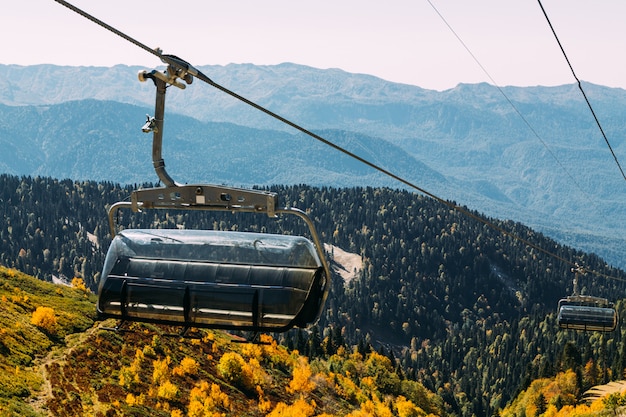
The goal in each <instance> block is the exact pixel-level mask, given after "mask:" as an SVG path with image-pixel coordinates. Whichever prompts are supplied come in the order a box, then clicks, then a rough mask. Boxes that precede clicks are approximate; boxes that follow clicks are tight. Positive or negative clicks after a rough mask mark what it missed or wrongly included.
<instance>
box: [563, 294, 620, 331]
mask: <svg viewBox="0 0 626 417" xmlns="http://www.w3.org/2000/svg"><path fill="white" fill-rule="evenodd" d="M557 321H558V323H559V327H560V328H562V329H574V330H589V331H596V332H612V331H613V330H615V328H616V327H617V322H618V317H617V311H616V310H615V308H614V306H613V303H609V301H608V300H607V299H606V298H599V297H592V296H584V295H577V296H569V297H567V298H564V299H561V300H559V305H558V317H557Z"/></svg>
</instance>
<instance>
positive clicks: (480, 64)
mask: <svg viewBox="0 0 626 417" xmlns="http://www.w3.org/2000/svg"><path fill="white" fill-rule="evenodd" d="M427 1H428V4H430V6H431V7H432V8H433V10H434V11H435V13H437V15H438V16H439V18H440V19H441V20H442V21H443V23H444V24H445V25H446V26H447V27H448V29H450V32H452V34H453V35H454V37H456V39H457V40H458V41H459V42H460V43H461V45H462V46H463V48H465V50H466V51H467V53H468V54H469V55H470V56H471V57H472V59H473V60H474V62H475V63H476V65H478V66H479V67H480V69H481V70H482V71H483V73H484V74H485V75H486V76H487V78H489V80H490V81H491V83H492V84H493V86H494V87H495V88H496V89H497V90H498V91H499V92H500V94H501V95H502V97H504V99H505V100H506V101H507V102H508V103H509V105H510V106H511V108H513V110H514V111H515V113H517V115H518V116H519V117H520V119H522V121H523V122H524V124H525V125H526V126H527V127H528V129H529V130H530V131H531V132H532V134H533V135H534V136H535V137H536V138H537V139H538V140H539V142H541V144H542V145H543V147H544V148H546V150H547V151H548V153H549V154H550V156H552V159H554V160H555V161H556V163H557V164H558V165H559V166H560V167H561V169H562V170H563V172H564V173H565V174H566V175H567V176H568V177H569V179H570V181H571V182H572V184H574V186H575V187H576V188H578V190H579V191H580V193H581V194H582V195H584V196H585V197H586V198H587V200H588V201H589V203H591V204H592V205H594V206H595V204H596V202H595V201H594V200H593V199H592V198H591V196H589V194H588V193H586V192H585V190H583V189H582V187H581V186H580V185H579V184H578V182H577V181H576V179H575V178H574V176H573V175H572V174H571V173H570V172H569V171H568V170H567V168H566V167H565V165H563V163H562V162H561V161H560V160H559V158H557V156H556V154H555V153H554V152H552V149H551V148H550V147H549V146H548V144H547V143H546V142H545V141H544V140H543V139H542V138H541V136H540V135H539V133H538V132H537V131H536V130H535V128H534V127H533V126H532V125H531V124H530V122H529V121H528V120H527V119H526V117H524V115H523V114H522V112H521V111H520V110H519V109H518V108H517V106H516V105H515V103H513V101H512V100H511V99H510V98H509V96H507V94H506V93H505V92H504V90H503V89H502V88H501V87H500V85H499V84H498V83H497V82H496V81H495V80H494V79H493V77H492V76H491V74H490V73H489V71H487V69H486V68H485V67H484V66H483V64H482V63H481V62H480V61H479V60H478V58H476V55H474V53H473V52H472V51H471V50H470V48H469V47H468V46H467V44H466V43H465V42H463V39H461V37H460V36H459V34H458V33H457V32H456V31H455V30H454V28H453V27H452V26H451V25H450V23H448V21H447V20H446V18H445V17H444V16H443V15H442V14H441V12H439V10H438V9H437V7H435V5H434V4H433V3H432V2H431V1H430V0H427Z"/></svg>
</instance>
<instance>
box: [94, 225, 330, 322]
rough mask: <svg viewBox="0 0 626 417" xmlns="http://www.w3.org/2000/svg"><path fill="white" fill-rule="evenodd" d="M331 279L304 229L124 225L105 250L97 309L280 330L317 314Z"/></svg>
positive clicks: (121, 315)
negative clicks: (296, 231) (278, 230)
mask: <svg viewBox="0 0 626 417" xmlns="http://www.w3.org/2000/svg"><path fill="white" fill-rule="evenodd" d="M327 287H328V286H327V285H326V277H325V273H324V268H323V264H322V262H321V260H320V258H319V256H318V253H317V252H316V250H315V247H314V245H313V243H312V242H311V241H310V240H308V239H306V238H304V237H300V236H287V235H274V234H265V233H248V232H230V231H213V230H177V229H163V230H152V229H127V230H124V231H122V232H120V233H118V234H117V235H116V237H115V238H114V239H113V241H112V243H111V246H110V248H109V251H108V253H107V256H106V259H105V263H104V267H103V271H102V280H101V282H100V285H99V288H98V295H99V297H98V305H97V311H98V314H99V316H100V317H102V318H107V317H108V318H110V317H112V318H118V319H121V320H130V321H145V322H154V323H162V324H170V325H179V326H186V327H205V328H223V329H240V330H253V331H283V330H286V329H289V328H291V327H293V326H298V327H304V326H306V325H307V324H310V323H312V322H314V321H315V320H317V318H318V317H319V314H320V313H321V308H322V302H323V300H324V299H325V292H326V291H328V288H327Z"/></svg>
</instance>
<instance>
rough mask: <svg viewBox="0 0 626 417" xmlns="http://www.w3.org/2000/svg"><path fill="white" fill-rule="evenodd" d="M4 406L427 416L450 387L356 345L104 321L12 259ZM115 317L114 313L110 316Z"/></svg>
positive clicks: (19, 410) (88, 304) (10, 409)
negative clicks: (325, 349)
mask: <svg viewBox="0 0 626 417" xmlns="http://www.w3.org/2000/svg"><path fill="white" fill-rule="evenodd" d="M0 299H1V301H2V302H1V304H0V353H1V355H0V367H1V368H0V415H1V416H46V415H51V416H80V415H85V416H122V415H123V416H172V417H179V416H222V415H224V416H226V415H240V416H265V415H270V416H313V415H316V416H322V415H323V416H344V415H350V416H391V415H398V416H403V417H408V416H425V415H428V414H432V415H445V414H446V411H445V405H444V403H443V401H442V399H441V398H440V397H438V396H437V395H435V394H433V393H432V392H429V391H427V390H426V389H425V388H424V387H423V386H422V385H421V384H420V383H418V382H415V381H410V380H406V379H403V378H402V376H401V375H399V374H398V373H396V367H395V365H394V364H392V362H391V360H390V359H389V358H388V357H386V356H384V355H381V354H379V353H376V352H373V351H371V352H367V353H365V354H361V353H359V352H357V351H356V350H355V351H354V352H347V351H346V350H345V349H343V348H340V349H339V351H338V353H337V354H335V355H332V356H330V357H328V358H327V359H326V360H320V359H316V360H313V361H311V362H310V361H309V360H308V358H306V357H303V356H301V355H299V353H298V352H297V351H288V350H287V349H286V348H284V347H282V346H279V345H277V344H276V342H275V341H274V340H273V339H272V338H271V337H270V336H264V337H263V341H264V342H265V343H264V344H250V343H235V342H233V336H231V335H228V334H226V333H223V332H212V331H204V330H203V331H194V332H193V334H194V336H195V338H185V339H182V338H180V337H177V336H171V335H170V333H172V332H174V331H176V329H167V328H162V327H158V326H152V325H144V324H135V325H133V326H132V329H133V331H132V332H126V333H115V332H111V331H107V330H102V329H101V328H100V327H101V326H102V325H103V323H98V322H96V321H95V320H96V317H95V296H94V295H93V294H92V293H90V292H89V291H88V290H86V289H85V288H84V286H83V285H82V281H80V280H78V279H75V280H74V282H73V286H72V287H68V286H61V285H54V284H51V283H47V282H43V281H39V280H37V279H35V278H33V277H30V276H27V275H24V274H22V273H20V272H17V271H16V270H14V269H7V268H4V267H0ZM105 324H107V325H113V324H114V323H113V322H110V323H105Z"/></svg>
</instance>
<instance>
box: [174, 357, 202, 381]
mask: <svg viewBox="0 0 626 417" xmlns="http://www.w3.org/2000/svg"><path fill="white" fill-rule="evenodd" d="M199 368H200V367H199V366H198V362H196V360H195V359H193V358H190V357H187V356H186V357H184V358H183V360H182V361H180V365H178V366H176V367H175V368H174V369H173V370H172V373H173V374H174V375H177V376H184V375H197V374H198V370H199Z"/></svg>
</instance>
